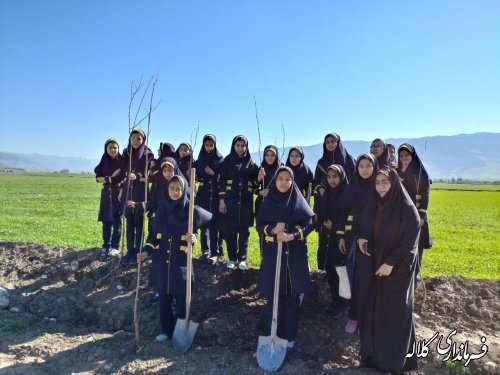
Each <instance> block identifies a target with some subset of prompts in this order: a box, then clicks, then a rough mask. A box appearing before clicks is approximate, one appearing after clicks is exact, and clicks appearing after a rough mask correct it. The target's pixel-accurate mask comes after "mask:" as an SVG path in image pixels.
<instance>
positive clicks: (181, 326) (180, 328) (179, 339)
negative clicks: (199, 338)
mask: <svg viewBox="0 0 500 375" xmlns="http://www.w3.org/2000/svg"><path fill="white" fill-rule="evenodd" d="M198 326H199V323H195V322H193V321H192V320H188V319H177V322H176V323H175V329H174V334H173V336H172V345H173V346H174V349H175V350H177V351H178V352H181V353H185V352H186V351H187V350H188V349H189V347H190V346H191V344H192V343H193V340H194V336H195V335H196V331H197V330H198Z"/></svg>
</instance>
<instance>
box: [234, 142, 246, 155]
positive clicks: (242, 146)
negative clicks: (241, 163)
mask: <svg viewBox="0 0 500 375" xmlns="http://www.w3.org/2000/svg"><path fill="white" fill-rule="evenodd" d="M234 151H235V152H236V154H238V156H242V155H243V154H244V153H245V152H246V151H247V145H246V143H245V142H244V141H242V140H241V139H240V140H238V141H236V143H235V144H234Z"/></svg>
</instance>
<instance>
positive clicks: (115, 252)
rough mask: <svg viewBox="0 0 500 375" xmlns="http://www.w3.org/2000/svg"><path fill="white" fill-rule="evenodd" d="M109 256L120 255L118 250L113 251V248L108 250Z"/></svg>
mask: <svg viewBox="0 0 500 375" xmlns="http://www.w3.org/2000/svg"><path fill="white" fill-rule="evenodd" d="M109 255H111V256H116V255H120V250H118V249H115V248H111V249H110V250H109Z"/></svg>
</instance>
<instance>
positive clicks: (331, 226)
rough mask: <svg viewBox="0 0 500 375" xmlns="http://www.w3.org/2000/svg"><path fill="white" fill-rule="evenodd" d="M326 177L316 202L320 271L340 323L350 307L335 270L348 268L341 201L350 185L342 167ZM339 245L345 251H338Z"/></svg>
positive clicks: (331, 169) (334, 316) (335, 168)
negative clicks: (340, 289)
mask: <svg viewBox="0 0 500 375" xmlns="http://www.w3.org/2000/svg"><path fill="white" fill-rule="evenodd" d="M326 173H327V185H326V186H325V187H324V189H325V191H324V193H323V195H318V196H317V198H316V200H315V201H314V212H315V214H316V230H317V231H318V268H319V269H323V270H326V277H327V280H328V284H329V286H330V294H331V296H332V306H333V318H334V319H338V318H339V317H340V316H341V315H342V313H343V312H344V310H345V308H346V306H347V301H346V300H345V299H344V298H342V297H340V296H339V276H338V274H337V271H336V269H335V267H336V266H344V265H345V242H344V241H345V240H344V238H343V236H340V234H341V233H343V228H342V227H341V225H342V224H345V221H344V218H345V216H346V214H345V212H344V211H342V210H341V209H340V208H339V199H340V196H341V195H342V193H343V192H344V190H345V189H346V187H347V185H348V181H347V176H346V174H345V172H344V168H343V167H342V166H341V165H339V164H333V165H330V166H329V167H328V168H327V169H326ZM338 230H339V231H340V233H339V234H337V231H338ZM340 242H342V248H343V251H341V250H340V249H339V244H340Z"/></svg>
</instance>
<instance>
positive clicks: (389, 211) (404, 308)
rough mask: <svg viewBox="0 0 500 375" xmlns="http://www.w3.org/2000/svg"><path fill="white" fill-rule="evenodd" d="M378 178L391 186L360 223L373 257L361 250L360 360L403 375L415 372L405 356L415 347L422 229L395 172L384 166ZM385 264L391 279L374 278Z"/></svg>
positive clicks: (413, 361) (413, 360)
mask: <svg viewBox="0 0 500 375" xmlns="http://www.w3.org/2000/svg"><path fill="white" fill-rule="evenodd" d="M378 174H382V175H384V176H386V177H387V178H388V180H389V181H390V184H391V186H390V190H389V191H388V192H387V193H386V194H385V195H384V196H383V197H380V195H379V194H378V193H377V192H376V191H375V189H373V191H372V196H373V199H372V200H370V202H369V203H368V205H367V207H366V210H365V212H364V214H363V217H362V220H361V226H360V231H359V238H362V239H366V240H368V243H367V248H366V250H367V252H368V253H369V254H370V256H367V255H365V254H363V253H361V252H360V251H359V250H358V256H357V260H356V283H355V285H356V293H355V295H356V298H357V307H358V321H359V332H360V355H361V362H362V363H363V364H365V365H368V366H374V367H377V368H379V369H381V370H384V371H390V372H393V373H400V372H402V371H404V370H415V369H416V357H415V356H414V357H411V358H406V354H407V353H408V352H409V349H410V348H412V347H413V344H414V342H415V329H414V324H413V291H414V272H415V265H416V255H417V251H418V249H417V247H418V245H417V244H418V236H419V232H420V225H419V216H418V212H417V209H416V208H415V205H414V204H413V202H412V201H411V199H410V197H409V196H408V194H407V192H406V191H405V190H404V189H403V186H402V185H401V183H400V182H399V178H398V174H397V172H396V171H395V170H393V169H390V168H388V167H385V168H383V169H381V170H380V171H379V172H378ZM383 264H385V265H387V266H392V267H393V268H392V271H391V272H390V274H389V276H375V273H376V272H377V271H378V270H379V268H380V266H381V265H383Z"/></svg>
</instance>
